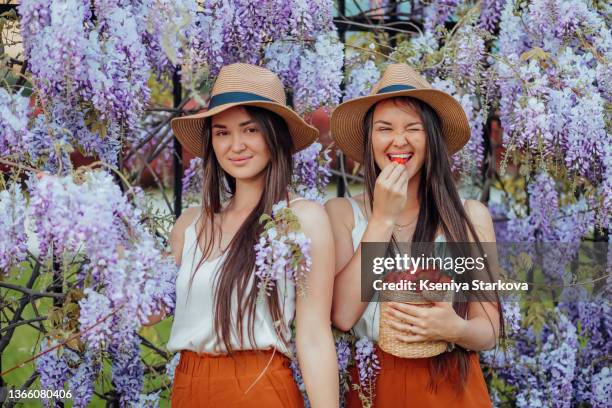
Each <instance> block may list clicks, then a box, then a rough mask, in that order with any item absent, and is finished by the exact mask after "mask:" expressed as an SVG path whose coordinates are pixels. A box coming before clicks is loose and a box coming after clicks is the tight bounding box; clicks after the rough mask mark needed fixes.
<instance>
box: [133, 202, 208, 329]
mask: <svg viewBox="0 0 612 408" xmlns="http://www.w3.org/2000/svg"><path fill="white" fill-rule="evenodd" d="M199 212H200V209H199V208H198V207H190V208H187V209H185V211H183V213H182V214H181V215H180V217H179V218H178V219H177V220H176V222H175V223H174V225H173V226H172V229H171V230H170V237H169V238H168V242H169V243H170V248H171V252H166V253H165V254H164V256H174V260H175V262H176V265H177V266H179V265H180V264H181V256H182V253H183V245H184V243H185V228H187V226H188V225H189V224H190V223H192V222H193V220H194V219H195V217H197V216H198V214H199ZM165 317H166V313H165V312H162V313H159V314H155V315H151V316H148V318H147V322H146V323H144V324H143V325H144V326H152V325H154V324H157V323H159V322H161V321H162V320H164V318H165Z"/></svg>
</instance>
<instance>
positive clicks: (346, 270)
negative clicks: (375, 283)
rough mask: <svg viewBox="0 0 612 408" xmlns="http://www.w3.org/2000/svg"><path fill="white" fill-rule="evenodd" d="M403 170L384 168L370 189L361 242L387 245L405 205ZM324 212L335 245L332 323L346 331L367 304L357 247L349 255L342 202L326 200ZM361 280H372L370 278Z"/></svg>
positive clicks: (393, 166)
mask: <svg viewBox="0 0 612 408" xmlns="http://www.w3.org/2000/svg"><path fill="white" fill-rule="evenodd" d="M408 180H409V177H408V172H407V171H406V167H404V166H403V165H399V164H397V163H392V164H390V165H388V166H386V167H385V168H384V169H383V170H382V171H381V172H380V175H379V176H378V178H377V179H376V186H375V188H374V205H373V207H374V209H373V211H372V216H371V217H370V220H369V221H368V226H367V228H366V230H365V232H364V234H363V237H362V238H361V242H388V241H389V240H390V239H391V234H392V233H393V228H394V226H395V219H396V217H397V215H398V213H399V212H400V211H401V210H402V208H404V205H405V204H406V199H407V198H406V193H407V188H408ZM326 209H327V212H328V214H329V216H330V218H331V219H332V220H333V222H334V225H333V227H332V228H333V231H334V241H335V242H336V246H337V248H338V249H337V251H338V253H337V255H336V256H337V260H336V282H335V285H334V305H333V309H332V321H333V322H334V325H335V326H336V327H338V328H339V329H340V330H344V331H347V330H350V329H351V328H352V327H353V326H354V325H355V323H356V322H357V320H359V317H360V316H361V315H362V314H363V311H364V310H365V309H366V307H367V306H368V302H362V301H361V285H362V284H363V285H369V284H370V283H371V282H363V283H362V281H361V280H362V275H361V245H359V248H357V250H356V251H355V252H354V253H353V241H352V237H351V229H352V228H351V227H347V225H351V224H352V222H350V221H347V218H346V216H347V214H352V210H351V208H350V204H349V203H348V202H347V201H346V200H342V199H336V200H330V201H329V202H328V204H327V205H326ZM363 278H371V279H372V280H374V279H375V277H374V275H373V274H372V276H366V275H364V276H363Z"/></svg>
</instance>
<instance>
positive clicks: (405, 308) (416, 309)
mask: <svg viewBox="0 0 612 408" xmlns="http://www.w3.org/2000/svg"><path fill="white" fill-rule="evenodd" d="M389 306H390V307H391V308H393V309H395V310H398V311H399V312H401V313H405V314H407V315H411V316H414V317H418V318H423V317H425V315H426V314H427V309H425V308H423V307H420V306H415V305H411V304H409V303H400V302H389Z"/></svg>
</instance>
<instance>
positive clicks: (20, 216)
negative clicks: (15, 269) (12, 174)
mask: <svg viewBox="0 0 612 408" xmlns="http://www.w3.org/2000/svg"><path fill="white" fill-rule="evenodd" d="M25 218H26V199H25V197H24V195H23V192H22V191H21V187H20V186H19V184H17V183H13V184H11V185H10V187H9V189H8V190H2V191H0V236H1V237H2V240H0V276H1V275H3V274H5V273H8V271H9V270H10V269H11V267H12V266H13V265H15V264H18V263H19V262H22V261H24V260H25V257H26V251H27V249H28V248H27V236H26V231H25Z"/></svg>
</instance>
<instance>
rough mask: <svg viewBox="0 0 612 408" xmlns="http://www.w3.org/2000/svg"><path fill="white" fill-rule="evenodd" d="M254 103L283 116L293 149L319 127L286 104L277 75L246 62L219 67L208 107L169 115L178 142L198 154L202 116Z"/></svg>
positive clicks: (305, 142) (306, 141) (304, 144)
mask: <svg viewBox="0 0 612 408" xmlns="http://www.w3.org/2000/svg"><path fill="white" fill-rule="evenodd" d="M243 105H248V106H256V107H260V108H264V109H267V110H269V111H271V112H274V113H276V114H277V115H278V116H280V117H281V118H283V119H284V120H285V122H286V123H287V127H288V128H289V133H290V135H291V138H292V139H293V147H294V149H293V151H294V152H297V151H299V150H302V149H304V148H306V147H308V146H309V145H310V144H311V143H312V142H314V141H315V139H316V138H317V137H318V135H319V131H318V130H317V129H316V128H314V127H312V126H310V125H308V124H307V123H306V122H305V121H304V120H303V119H302V118H301V117H300V116H299V115H298V114H297V113H295V112H294V111H293V110H292V109H291V108H289V107H288V106H287V104H286V96H285V89H284V88H283V84H282V83H281V81H280V79H279V78H278V77H277V76H276V74H274V73H273V72H271V71H269V70H267V69H266V68H262V67H258V66H255V65H250V64H241V63H236V64H231V65H226V66H224V67H223V68H221V71H220V72H219V75H218V76H217V80H216V81H215V84H214V85H213V88H212V91H211V98H210V102H209V104H208V109H207V110H206V111H204V112H199V113H196V114H194V115H189V116H183V117H180V118H174V119H172V122H171V124H172V130H173V131H174V134H175V135H176V137H177V138H178V140H179V141H180V142H181V144H182V145H183V146H184V147H185V148H186V149H187V150H189V151H190V152H191V153H193V154H194V155H195V156H196V157H201V156H202V155H203V154H204V153H205V152H203V151H202V150H203V137H204V122H205V119H206V118H208V117H211V116H213V115H216V114H218V113H221V112H223V111H225V110H227V109H229V108H232V107H234V106H243Z"/></svg>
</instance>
